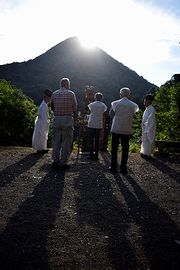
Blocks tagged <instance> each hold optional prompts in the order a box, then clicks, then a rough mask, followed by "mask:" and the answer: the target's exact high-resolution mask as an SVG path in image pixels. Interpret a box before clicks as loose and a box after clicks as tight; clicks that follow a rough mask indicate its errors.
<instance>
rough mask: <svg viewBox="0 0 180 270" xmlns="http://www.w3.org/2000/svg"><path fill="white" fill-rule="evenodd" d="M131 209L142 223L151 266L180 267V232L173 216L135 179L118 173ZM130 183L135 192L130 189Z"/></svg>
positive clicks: (168, 269)
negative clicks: (178, 241)
mask: <svg viewBox="0 0 180 270" xmlns="http://www.w3.org/2000/svg"><path fill="white" fill-rule="evenodd" d="M115 178H116V181H117V183H118V185H119V188H120V191H121V192H122V194H123V196H124V198H125V200H126V202H127V205H128V209H129V215H130V216H131V217H132V219H133V220H134V221H135V222H136V224H137V225H138V226H139V228H140V230H141V233H142V243H143V247H144V252H145V254H146V257H147V258H148V261H149V263H150V269H154V270H157V269H158V270H175V269H176V270H177V269H180V257H179V255H180V247H179V245H178V244H177V243H176V242H175V240H176V239H179V236H180V231H179V229H178V227H177V225H176V224H175V223H174V222H173V221H172V220H171V218H170V217H169V215H168V214H167V213H166V212H165V211H164V210H163V209H162V208H161V207H160V206H158V205H157V204H155V203H154V202H152V201H151V200H150V198H149V197H148V196H147V194H146V193H145V191H144V190H143V189H142V188H141V187H140V186H139V185H138V184H137V182H136V181H135V179H134V178H133V177H132V176H130V175H127V176H126V177H123V180H122V178H121V177H120V176H115ZM127 183H129V184H130V185H131V186H132V188H133V190H134V194H133V193H132V192H130V190H129V189H128V188H127Z"/></svg>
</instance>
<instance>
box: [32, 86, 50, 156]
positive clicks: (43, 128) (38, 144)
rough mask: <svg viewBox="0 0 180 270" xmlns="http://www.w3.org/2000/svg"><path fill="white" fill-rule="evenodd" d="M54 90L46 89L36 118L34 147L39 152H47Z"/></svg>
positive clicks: (33, 138)
mask: <svg viewBox="0 0 180 270" xmlns="http://www.w3.org/2000/svg"><path fill="white" fill-rule="evenodd" d="M51 96H52V91H51V90H49V89H46V90H45V91H44V92H43V101H42V102H41V104H40V106H39V109H38V116H37V117H36V120H35V127H34V132H33V137H32V147H33V148H34V149H35V150H37V153H42V154H43V153H47V152H48V149H47V140H48V132H49V109H48V105H47V104H48V103H49V102H50V100H51Z"/></svg>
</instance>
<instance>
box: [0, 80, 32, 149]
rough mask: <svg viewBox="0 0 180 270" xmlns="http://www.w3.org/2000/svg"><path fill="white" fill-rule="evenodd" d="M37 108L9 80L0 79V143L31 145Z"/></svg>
mask: <svg viewBox="0 0 180 270" xmlns="http://www.w3.org/2000/svg"><path fill="white" fill-rule="evenodd" d="M36 113H37V108H36V106H35V104H34V103H33V101H32V100H31V99H30V98H29V97H27V96H25V95H24V94H23V93H22V91H21V90H19V89H16V87H14V86H12V85H11V84H10V82H7V81H5V80H0V115H1V122H0V142H1V145H21V146H31V141H32V133H33V128H34V119H35V117H36Z"/></svg>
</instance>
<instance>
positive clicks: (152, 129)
mask: <svg viewBox="0 0 180 270" xmlns="http://www.w3.org/2000/svg"><path fill="white" fill-rule="evenodd" d="M153 99H154V97H153V95H151V94H148V95H146V96H145V98H144V106H145V108H146V109H145V111H144V113H143V117H142V141H141V151H140V153H141V157H142V158H150V157H151V154H152V152H153V147H154V142H155V133H156V115H155V113H156V111H155V108H154V107H153V106H152V102H153Z"/></svg>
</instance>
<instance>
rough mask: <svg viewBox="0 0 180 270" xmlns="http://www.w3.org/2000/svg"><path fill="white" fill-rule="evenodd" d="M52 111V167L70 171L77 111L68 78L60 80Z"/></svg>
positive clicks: (52, 103) (52, 99) (53, 97)
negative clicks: (69, 163)
mask: <svg viewBox="0 0 180 270" xmlns="http://www.w3.org/2000/svg"><path fill="white" fill-rule="evenodd" d="M51 109H52V111H53V112H54V120H53V139H52V147H53V150H52V161H53V163H52V166H53V168H55V169H60V168H62V169H68V168H69V167H70V166H69V165H68V164H67V162H68V158H69V156H70V152H71V145H72V141H73V130H74V118H73V117H74V115H75V113H76V111H77V101H76V96H75V94H74V92H72V91H71V90H70V80H69V79H68V78H62V79H61V80H60V89H58V90H56V91H55V92H54V93H53V95H52V98H51Z"/></svg>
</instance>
